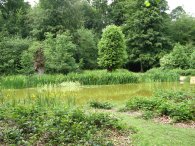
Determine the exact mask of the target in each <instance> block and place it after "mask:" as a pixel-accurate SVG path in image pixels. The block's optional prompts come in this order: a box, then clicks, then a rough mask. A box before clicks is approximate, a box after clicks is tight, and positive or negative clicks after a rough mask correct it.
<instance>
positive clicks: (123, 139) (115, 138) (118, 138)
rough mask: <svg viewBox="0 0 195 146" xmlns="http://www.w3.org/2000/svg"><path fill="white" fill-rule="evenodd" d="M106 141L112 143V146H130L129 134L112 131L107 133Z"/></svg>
mask: <svg viewBox="0 0 195 146" xmlns="http://www.w3.org/2000/svg"><path fill="white" fill-rule="evenodd" d="M107 132H108V134H107V139H108V140H109V141H112V143H113V144H114V146H131V145H132V144H131V141H130V138H129V135H130V134H129V133H121V132H118V131H114V130H112V131H111V130H109V131H107Z"/></svg>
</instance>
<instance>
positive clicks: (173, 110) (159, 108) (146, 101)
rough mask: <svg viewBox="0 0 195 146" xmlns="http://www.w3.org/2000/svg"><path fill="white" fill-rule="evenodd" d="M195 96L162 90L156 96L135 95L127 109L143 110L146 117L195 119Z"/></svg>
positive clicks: (128, 103)
mask: <svg viewBox="0 0 195 146" xmlns="http://www.w3.org/2000/svg"><path fill="white" fill-rule="evenodd" d="M194 104H195V96H194V94H193V93H192V94H189V93H185V92H181V91H177V92H176V91H175V92H171V91H164V93H163V91H160V92H158V93H156V94H155V97H135V98H131V99H130V100H129V101H128V102H127V103H126V107H125V109H126V110H143V111H145V112H146V113H145V114H144V115H143V117H144V118H146V119H147V118H149V117H151V118H152V117H153V115H166V116H170V117H171V118H173V119H174V120H175V121H176V122H180V121H189V120H195V106H194Z"/></svg>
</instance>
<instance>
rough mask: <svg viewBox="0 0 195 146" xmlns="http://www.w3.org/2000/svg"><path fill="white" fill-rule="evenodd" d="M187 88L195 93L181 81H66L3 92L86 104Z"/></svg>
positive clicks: (192, 88) (194, 88)
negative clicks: (94, 83) (91, 83)
mask: <svg viewBox="0 0 195 146" xmlns="http://www.w3.org/2000/svg"><path fill="white" fill-rule="evenodd" d="M181 89H182V90H187V91H192V92H194V93H195V86H194V85H190V84H187V83H186V84H179V83H170V82H169V83H165V82H164V83H138V84H125V85H101V86H81V85H80V84H79V83H65V84H62V85H60V86H53V85H49V86H44V87H37V88H27V89H7V90H2V93H3V95H4V96H6V97H7V98H9V97H10V99H11V98H13V97H14V98H16V99H21V98H29V97H36V96H48V97H55V98H60V100H65V101H66V100H70V98H74V100H75V102H76V103H77V104H84V103H87V102H89V101H90V100H98V101H112V102H117V103H121V102H124V101H126V100H128V99H129V98H131V97H133V96H151V95H152V94H153V93H154V92H155V91H158V90H181Z"/></svg>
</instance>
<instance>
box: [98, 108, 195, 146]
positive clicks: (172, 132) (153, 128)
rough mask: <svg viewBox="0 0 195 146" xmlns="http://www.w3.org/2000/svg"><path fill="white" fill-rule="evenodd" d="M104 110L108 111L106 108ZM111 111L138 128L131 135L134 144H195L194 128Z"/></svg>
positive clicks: (182, 145)
mask: <svg viewBox="0 0 195 146" xmlns="http://www.w3.org/2000/svg"><path fill="white" fill-rule="evenodd" d="M95 111H99V110H95ZM100 112H102V110H100ZM104 112H108V111H105V110H104ZM110 112H112V113H113V114H114V115H116V116H117V117H119V118H121V119H122V120H123V121H124V123H126V124H127V125H128V126H131V127H134V128H136V129H137V133H135V134H133V135H131V140H132V144H133V145H134V146H195V129H194V128H180V127H176V126H173V125H170V124H161V123H155V122H154V121H152V120H144V119H140V118H137V117H136V116H135V115H132V116H131V115H128V114H126V113H118V112H116V111H109V113H110Z"/></svg>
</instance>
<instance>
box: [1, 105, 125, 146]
mask: <svg viewBox="0 0 195 146" xmlns="http://www.w3.org/2000/svg"><path fill="white" fill-rule="evenodd" d="M8 121H9V122H8ZM0 128H1V132H0V134H1V138H0V140H1V141H0V143H1V144H5V145H39V144H40V143H41V144H42V145H107V144H108V143H111V142H110V141H108V140H107V139H106V134H105V129H107V130H109V129H110V130H114V131H118V132H119V130H122V129H123V127H122V126H120V123H119V120H118V119H117V118H114V117H112V116H109V115H107V114H99V113H93V114H85V113H84V112H83V111H81V110H78V109H67V108H64V107H63V105H62V104H58V106H57V107H46V106H40V105H39V104H37V103H34V104H33V105H23V104H19V105H16V106H12V105H9V104H4V105H2V106H1V107H0Z"/></svg>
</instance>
